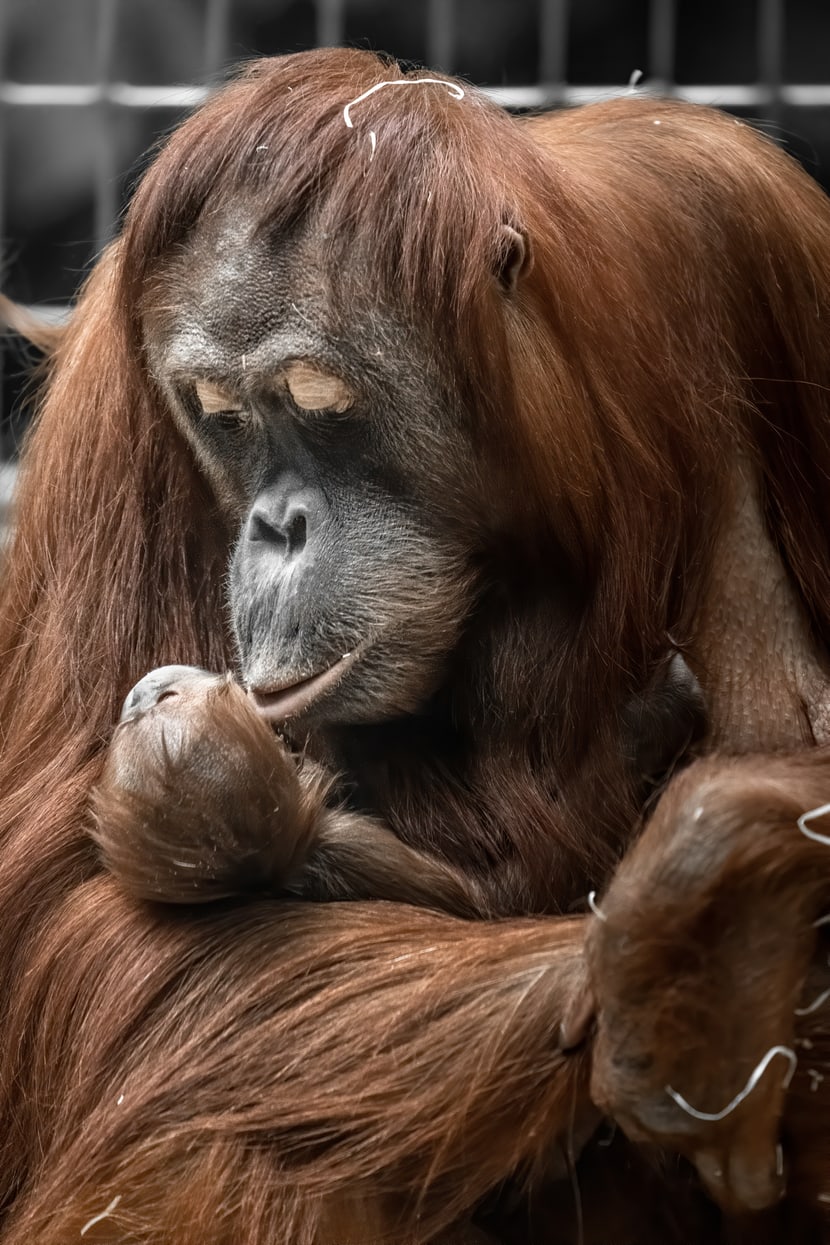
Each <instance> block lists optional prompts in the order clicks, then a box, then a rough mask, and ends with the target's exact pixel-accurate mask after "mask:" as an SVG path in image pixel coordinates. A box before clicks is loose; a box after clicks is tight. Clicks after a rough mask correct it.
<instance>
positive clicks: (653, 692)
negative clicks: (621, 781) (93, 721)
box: [92, 653, 703, 916]
mask: <svg viewBox="0 0 830 1245" xmlns="http://www.w3.org/2000/svg"><path fill="white" fill-rule="evenodd" d="M702 721H703V709H702V698H701V693H700V689H699V687H698V684H697V681H696V680H695V678H694V676H693V675H692V674H691V672H690V671H689V669H688V667H687V666H686V664H685V662H684V661H683V659H682V658H681V657H680V656H679V654H676V653H675V654H673V655H672V656H671V657H670V658H669V659H668V660H667V662H666V663H665V665H664V666H663V667H662V668H661V669H660V670H659V671H658V673H657V675H656V677H655V679H654V681H653V682H652V684H651V685H650V686H649V688H648V689H647V691H646V692H645V693H643V694H642V695H641V696H639V697H637V698H635V699H634V700H633V701H632V702H631V703H630V704H629V705H627V706H626V709H625V712H624V713H623V716H622V728H621V729H622V737H623V738H622V746H623V747H624V749H625V752H626V755H627V756H628V758H629V761H630V763H631V764H632V766H634V767H635V768H636V772H637V773H638V774H641V775H643V777H644V780H645V781H651V780H652V779H653V778H654V776H655V775H656V774H657V773H658V772H663V771H665V769H666V768H668V766H669V765H670V764H671V762H672V761H673V760H674V759H675V757H676V756H677V755H679V754H680V753H681V752H683V751H684V750H685V749H686V747H687V746H688V744H689V742H690V741H691V739H692V738H693V737H694V736H695V734H696V733H698V732H699V729H700V726H701V724H702ZM331 786H332V780H331V778H330V776H328V775H327V774H326V773H325V771H323V770H322V769H321V768H320V767H319V766H318V765H316V764H315V763H313V762H311V761H309V760H308V759H305V758H298V757H297V756H296V755H294V754H293V753H292V752H290V751H289V749H288V748H287V747H286V745H285V743H284V742H283V741H282V739H281V738H280V737H279V736H277V735H275V734H274V732H273V730H272V728H271V727H270V726H269V725H268V724H267V723H266V722H265V720H264V719H263V718H261V717H260V716H259V715H258V714H257V712H256V709H255V708H254V705H253V704H252V702H251V701H250V699H249V698H248V696H247V695H246V693H245V691H244V690H243V688H242V687H241V686H240V685H239V684H238V683H237V682H235V681H234V679H233V678H232V676H230V675H217V674H210V673H208V672H207V671H205V670H200V669H197V668H195V667H192V666H163V667H161V668H159V669H157V670H154V671H151V672H150V673H149V674H148V675H145V677H144V678H143V679H141V681H140V682H139V683H137V684H136V685H135V687H134V688H133V689H132V691H131V692H130V693H129V695H128V696H127V699H126V701H125V703H124V707H123V710H122V713H121V720H120V722H119V724H118V726H117V727H116V730H115V734H114V736H113V740H112V743H111V745H110V750H109V754H108V757H107V761H106V764H105V767H104V771H103V774H102V777H101V781H100V783H99V785H98V787H97V788H96V790H95V791H94V792H93V798H92V813H93V828H92V835H93V837H94V839H95V840H96V842H97V843H98V845H99V847H100V849H101V853H102V856H103V859H104V862H105V864H106V866H107V868H108V869H109V870H110V872H111V873H112V874H113V875H114V876H115V877H117V878H118V879H119V881H120V883H121V885H122V886H123V887H124V888H125V889H126V890H127V891H128V892H129V893H130V894H132V895H135V896H136V897H139V898H143V899H150V900H157V901H162V902H166V903H206V902H210V901H213V900H218V899H225V898H229V897H230V896H234V895H240V894H246V893H252V892H259V893H262V892H265V893H270V894H274V895H294V896H299V897H303V898H306V899H313V900H326V899H389V900H395V901H398V902H401V903H410V904H416V905H420V906H426V907H437V908H440V909H441V910H443V911H446V912H450V913H455V914H457V915H461V916H489V915H499V914H502V913H504V912H506V911H508V908H509V904H508V903H507V902H506V901H501V900H500V891H501V887H500V885H499V882H498V879H496V878H482V877H477V876H476V875H475V873H473V872H472V871H467V872H465V871H463V870H462V869H460V868H458V867H457V866H455V865H453V864H451V863H450V862H448V861H446V860H440V859H438V858H437V857H435V856H433V855H430V854H428V853H426V852H423V851H419V850H418V849H417V848H414V847H411V846H409V845H407V844H405V843H403V842H402V841H401V840H400V839H399V838H398V837H397V836H396V835H395V834H394V833H393V832H392V831H391V830H390V829H388V828H387V827H386V826H385V825H384V824H383V823H382V822H380V821H379V820H377V819H375V818H373V817H371V816H368V815H366V814H364V813H354V812H350V811H348V810H346V809H343V808H342V807H336V806H334V807H333V806H332V805H331V804H330V803H329V799H330V793H331ZM505 894H509V890H508V891H506V892H505Z"/></svg>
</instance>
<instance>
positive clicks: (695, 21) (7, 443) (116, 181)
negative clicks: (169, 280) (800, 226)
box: [0, 0, 830, 461]
mask: <svg viewBox="0 0 830 1245" xmlns="http://www.w3.org/2000/svg"><path fill="white" fill-rule="evenodd" d="M338 10H340V17H338V16H337V13H338ZM545 23H547V25H545ZM545 31H547V33H545ZM332 36H333V37H334V39H335V41H341V40H342V41H345V42H347V43H352V44H356V45H358V46H363V47H370V48H375V49H378V50H383V51H387V52H391V53H393V54H394V55H396V56H398V57H400V58H403V59H408V60H413V61H416V62H426V63H432V64H433V65H435V66H436V67H440V68H443V69H446V70H449V71H451V72H455V73H459V74H461V75H462V76H466V77H468V78H469V79H470V80H472V81H474V82H476V83H478V84H480V85H482V86H485V87H488V86H489V87H514V88H519V87H524V88H528V90H526V91H525V92H524V93H522V92H519V93H518V95H517V96H516V99H517V100H518V102H519V103H520V104H522V103H525V104H526V103H531V104H534V103H535V104H538V103H540V102H542V101H547V102H562V101H566V102H570V101H572V100H573V99H574V98H581V97H582V94H584V90H583V91H580V88H586V87H591V86H596V87H598V88H600V89H605V90H606V91H608V90H613V89H622V88H625V87H626V84H627V83H628V81H629V79H630V77H631V74H632V72H633V71H634V70H642V71H643V74H644V80H645V83H646V85H648V83H649V81H650V80H654V78H655V77H656V78H657V79H658V80H659V83H668V84H669V87H670V89H675V90H677V92H678V93H679V94H684V93H689V94H691V95H692V96H693V97H695V98H703V99H704V100H705V102H712V103H716V104H722V105H727V106H729V107H731V109H732V111H735V112H737V113H739V114H740V115H742V116H744V117H749V118H752V119H755V120H757V121H758V122H759V124H761V125H763V127H764V128H765V129H766V130H767V131H768V132H771V133H773V134H774V135H775V136H776V138H778V140H779V141H780V142H782V144H784V145H785V146H786V147H787V148H788V149H789V150H791V151H792V152H793V153H794V154H795V155H797V156H798V158H799V159H801V160H802V161H803V163H804V164H805V165H806V167H807V168H808V169H809V171H810V172H811V173H813V174H814V175H815V176H816V177H818V178H819V180H820V181H822V182H823V183H824V184H825V185H828V184H830V0H676V2H674V3H672V2H671V0H570V3H566V2H565V0H454V3H453V2H452V0H410V2H408V3H407V2H406V0H340V2H339V3H338V0H316V2H315V0H218V3H217V2H216V0H120V2H119V0H0V85H4V87H5V95H3V96H2V97H0V226H1V228H0V236H2V239H3V288H4V289H5V291H6V292H7V293H9V294H10V295H12V297H14V298H17V299H20V300H22V301H23V302H26V303H31V304H53V305H58V306H62V305H65V304H66V303H67V302H68V301H70V300H71V298H72V296H73V294H74V292H75V291H76V289H77V286H78V284H79V282H80V280H81V278H82V277H83V275H84V273H85V272H86V271H87V269H88V266H89V264H90V262H91V260H92V259H93V258H94V255H95V253H96V251H97V250H98V249H99V248H100V246H101V245H102V244H103V242H104V241H105V240H106V237H107V236H108V235H109V234H110V233H111V232H112V230H113V229H115V228H116V227H117V220H116V218H117V214H118V212H119V210H120V209H121V208H122V207H123V205H124V203H125V202H126V200H127V197H128V195H129V190H130V187H131V186H132V184H133V183H134V181H135V178H136V176H137V174H138V172H139V171H140V169H141V167H142V163H143V160H144V159H146V157H145V156H143V155H142V153H144V152H146V150H147V149H148V147H150V146H151V144H152V143H153V142H154V141H155V140H156V139H157V138H158V137H159V135H160V134H162V133H164V132H165V131H166V130H168V129H169V128H170V127H171V126H172V125H174V124H175V123H176V122H177V121H178V120H179V119H180V118H181V117H182V115H184V114H183V111H182V109H181V108H180V107H179V108H171V107H164V108H162V107H157V106H156V107H125V106H122V105H119V104H113V103H111V102H110V103H102V102H100V100H99V101H98V102H95V101H94V100H93V102H92V103H87V104H84V105H81V106H68V105H67V103H66V101H65V100H64V101H61V100H58V101H57V102H56V101H54V100H53V101H52V102H49V99H48V95H47V93H44V92H41V93H40V96H38V92H37V91H35V92H34V93H32V92H30V94H29V95H28V96H27V102H26V103H25V104H22V103H21V102H20V99H21V93H20V92H19V91H18V93H17V95H15V90H16V88H17V86H18V84H28V85H29V86H30V87H37V86H40V87H42V88H45V87H48V86H55V85H63V86H66V85H70V86H71V85H75V86H79V85H83V84H89V85H93V86H94V85H95V84H97V83H101V82H110V83H112V82H114V83H129V84H135V85H138V86H144V87H146V88H152V89H151V90H149V91H148V92H147V93H146V95H145V97H144V98H145V99H149V100H152V101H153V102H154V103H155V104H158V102H159V101H161V100H163V99H164V96H165V88H167V87H169V86H171V85H173V84H188V83H189V84H202V85H204V84H210V83H216V82H218V81H220V80H221V77H222V74H223V71H224V69H225V67H226V66H227V65H229V64H232V63H233V62H235V61H238V60H239V59H242V58H246V57H250V56H253V55H257V54H263V53H278V52H285V51H294V50H298V49H302V48H308V47H313V46H315V44H317V43H319V42H323V41H328V40H329V39H331V38H332ZM796 84H810V85H812V86H814V87H816V88H819V87H822V86H823V87H824V88H825V89H824V92H823V93H822V92H821V91H819V90H816V91H814V92H812V94H811V95H810V96H809V99H810V101H811V102H809V103H807V104H806V105H805V104H803V103H801V104H797V103H796V102H794V101H795V99H801V98H802V96H798V95H797V93H796V92H794V91H793V90H792V87H793V86H794V85H796ZM534 87H535V88H536V90H535V92H534V90H533V88H534ZM719 87H720V88H722V89H720V90H718V88H719ZM741 87H743V88H744V91H743V97H742V96H741V92H740V91H739V90H737V89H736V88H741ZM759 87H760V89H758V88H759ZM156 88H158V90H157V93H156ZM540 88H541V89H540ZM684 88H687V90H686V91H684ZM704 88H709V89H708V91H707V90H705V89H704ZM727 88H728V89H727ZM36 97H37V100H40V102H37V100H36ZM744 97H745V98H744ZM33 100H36V102H32V101H33ZM3 363H4V384H3V412H4V414H3V416H2V420H0V461H2V459H3V458H9V457H10V456H12V455H13V454H14V451H15V447H16V445H17V443H18V441H19V439H20V436H21V433H22V431H23V428H24V425H25V413H24V411H23V407H22V404H21V400H20V394H21V378H22V376H23V373H24V372H25V370H26V368H25V358H24V357H23V355H22V352H21V347H20V345H19V344H15V343H11V344H7V346H6V351H5V358H4V360H3Z"/></svg>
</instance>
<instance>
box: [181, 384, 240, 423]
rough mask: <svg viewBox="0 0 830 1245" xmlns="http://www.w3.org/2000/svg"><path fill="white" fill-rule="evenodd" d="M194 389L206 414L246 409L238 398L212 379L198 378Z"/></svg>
mask: <svg viewBox="0 0 830 1245" xmlns="http://www.w3.org/2000/svg"><path fill="white" fill-rule="evenodd" d="M194 390H195V393H196V400H197V401H198V403H199V405H200V407H201V408H202V411H203V413H204V414H205V415H230V414H232V413H234V414H235V413H237V412H241V411H244V409H245V408H244V407H243V405H242V403H241V402H240V401H239V399H238V398H235V397H234V396H233V394H231V393H229V392H228V390H227V389H223V388H222V386H221V385H217V384H215V382H214V381H212V380H197V381H196V384H195V385H194Z"/></svg>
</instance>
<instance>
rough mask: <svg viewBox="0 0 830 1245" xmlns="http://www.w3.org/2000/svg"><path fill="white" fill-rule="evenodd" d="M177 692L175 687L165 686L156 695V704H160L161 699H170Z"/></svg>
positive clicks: (176, 694)
mask: <svg viewBox="0 0 830 1245" xmlns="http://www.w3.org/2000/svg"><path fill="white" fill-rule="evenodd" d="M178 694H179V693H178V691H177V690H176V689H175V688H173V687H166V688H165V689H164V691H163V692H160V693H159V695H158V696H157V697H156V704H157V705H160V704H161V702H162V701H163V700H172V699H173V697H174V696H178Z"/></svg>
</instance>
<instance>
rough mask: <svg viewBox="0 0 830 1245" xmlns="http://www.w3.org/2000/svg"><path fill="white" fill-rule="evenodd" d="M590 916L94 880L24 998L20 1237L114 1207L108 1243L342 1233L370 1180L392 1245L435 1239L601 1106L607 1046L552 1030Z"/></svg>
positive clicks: (69, 912)
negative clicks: (130, 894) (120, 1238)
mask: <svg viewBox="0 0 830 1245" xmlns="http://www.w3.org/2000/svg"><path fill="white" fill-rule="evenodd" d="M581 928H582V923H581V922H580V921H578V920H570V921H568V920H545V921H528V920H525V921H514V922H503V923H496V924H487V923H475V924H471V923H469V922H462V921H457V920H454V919H452V918H449V917H445V916H439V915H436V914H434V913H429V912H423V911H417V910H413V909H407V908H402V907H396V906H392V905H386V904H372V905H364V904H344V905H339V904H338V905H296V904H290V903H286V904H284V905H278V906H274V905H272V904H266V903H261V902H260V903H257V902H252V903H251V904H250V905H247V906H246V907H245V908H244V909H241V910H240V909H238V908H236V909H234V910H226V911H221V910H219V909H217V908H206V909H203V910H202V912H201V913H197V914H194V913H193V912H190V913H188V914H187V915H186V917H185V916H184V915H183V919H181V920H177V919H175V918H174V917H173V916H171V910H170V909H164V910H162V909H159V910H158V911H157V912H154V911H153V909H152V908H148V907H147V906H146V905H143V904H135V903H134V902H132V901H131V900H129V899H128V898H126V897H125V896H124V895H123V894H121V893H120V892H119V890H118V888H117V887H116V885H115V884H114V882H113V880H112V879H110V878H107V877H106V876H100V877H97V878H95V879H92V880H91V881H89V882H88V883H86V884H84V885H82V886H80V887H78V888H77V889H76V890H74V892H72V893H71V894H70V895H69V896H68V897H67V899H66V901H65V902H64V903H63V905H62V906H61V907H60V908H58V909H56V910H55V912H54V919H53V920H52V921H51V922H50V923H49V924H48V926H46V927H45V928H44V929H43V931H42V933H41V936H40V938H39V939H38V940H37V942H36V944H34V945H33V946H32V947H31V950H30V954H29V956H28V971H27V973H26V974H25V975H24V976H23V977H21V979H20V980H19V982H18V983H17V986H16V989H15V991H14V997H13V999H11V1000H10V1001H9V1006H8V1009H7V1018H8V1027H7V1033H8V1035H9V1039H10V1042H11V1045H9V1046H7V1056H6V1063H7V1069H8V1067H9V1065H10V1064H11V1063H13V1062H14V1055H13V1052H17V1061H18V1062H17V1067H16V1069H15V1070H14V1071H15V1084H16V1086H17V1093H18V1095H19V1097H18V1103H17V1112H16V1118H17V1129H16V1146H17V1153H16V1161H17V1162H20V1161H21V1158H22V1156H24V1155H27V1152H28V1158H29V1160H30V1163H31V1169H30V1170H31V1177H30V1181H29V1185H28V1191H27V1193H26V1194H25V1196H22V1197H21V1198H20V1199H19V1200H18V1203H17V1206H16V1209H15V1213H14V1217H13V1219H12V1221H11V1223H10V1224H8V1226H7V1228H6V1231H5V1235H4V1238H3V1239H4V1242H6V1245H17V1243H18V1242H23V1241H30V1240H33V1239H36V1240H38V1241H39V1242H41V1245H64V1243H65V1242H66V1241H67V1240H70V1239H75V1238H76V1237H77V1235H78V1233H79V1231H80V1229H81V1227H82V1226H83V1225H84V1224H85V1223H86V1222H87V1221H88V1220H89V1219H90V1218H91V1217H92V1216H94V1215H96V1214H97V1213H100V1212H103V1211H104V1210H105V1209H106V1208H107V1207H109V1206H112V1209H111V1212H110V1215H109V1218H108V1221H107V1222H106V1223H102V1225H101V1227H102V1231H103V1230H106V1232H108V1233H109V1236H107V1235H106V1234H105V1235H104V1236H103V1237H100V1238H97V1239H111V1236H112V1233H113V1232H115V1231H119V1232H123V1233H124V1234H125V1235H129V1237H130V1240H135V1241H136V1242H147V1243H148V1245H149V1242H151V1241H153V1242H156V1241H159V1240H175V1241H176V1242H177V1245H191V1243H192V1245H196V1243H197V1242H198V1243H199V1245H214V1243H216V1245H218V1243H219V1242H222V1243H224V1242H227V1241H229V1240H243V1239H244V1240H251V1241H264V1240H274V1241H275V1242H281V1241H285V1242H289V1241H290V1242H292V1245H294V1243H296V1242H307V1241H308V1242H310V1241H312V1240H323V1241H332V1240H338V1241H340V1240H342V1239H343V1236H342V1235H339V1234H338V1224H340V1223H342V1222H343V1216H344V1215H348V1213H349V1208H350V1206H351V1213H353V1212H354V1204H355V1202H356V1201H358V1202H359V1200H360V1198H361V1197H365V1198H370V1199H372V1201H373V1203H374V1205H375V1206H376V1207H377V1208H380V1209H378V1210H377V1214H379V1215H380V1216H381V1218H382V1220H383V1224H384V1230H385V1231H389V1232H391V1233H392V1235H391V1239H392V1240H396V1241H398V1240H402V1239H412V1240H414V1241H422V1240H423V1241H426V1240H428V1239H430V1237H431V1235H432V1234H433V1233H434V1232H435V1231H437V1230H440V1228H441V1227H442V1226H444V1225H446V1224H450V1223H452V1222H454V1221H455V1220H457V1219H458V1218H459V1217H460V1216H462V1215H463V1214H464V1213H465V1212H467V1211H469V1209H470V1208H471V1207H472V1206H473V1205H474V1204H475V1203H476V1202H477V1201H478V1200H479V1199H480V1198H481V1197H482V1196H483V1195H484V1194H485V1193H486V1192H487V1191H488V1190H489V1189H491V1188H493V1187H494V1186H496V1185H497V1184H498V1183H499V1182H500V1181H502V1180H503V1179H505V1178H506V1177H507V1176H508V1175H509V1174H510V1173H512V1172H513V1171H514V1170H516V1169H517V1168H521V1167H523V1166H524V1165H526V1164H541V1163H544V1162H545V1161H547V1159H548V1158H549V1156H550V1154H551V1152H553V1151H555V1150H556V1147H557V1145H558V1144H559V1142H561V1141H563V1140H564V1139H565V1138H566V1137H567V1136H568V1134H569V1131H570V1130H571V1129H572V1128H573V1126H574V1122H575V1121H576V1122H577V1123H578V1122H579V1121H580V1120H582V1121H583V1122H584V1120H583V1115H584V1112H585V1111H586V1110H587V1111H588V1114H589V1119H590V1108H589V1107H588V1105H587V1096H586V1080H587V1062H586V1061H585V1059H583V1058H582V1057H581V1056H580V1057H576V1058H574V1057H565V1056H563V1055H562V1054H561V1053H560V1052H559V1051H558V1049H557V1046H556V1031H557V1026H558V1023H559V1020H560V1018H561V1015H562V1012H563V1009H564V1007H565V1006H566V1004H567V1000H568V998H569V996H570V994H571V992H572V990H573V989H574V988H575V987H576V985H577V983H578V980H579V976H580V972H581V967H580V964H581V961H580V947H581ZM44 992H48V994H49V997H50V1006H49V1008H48V1009H46V1010H43V1009H42V1007H39V1006H38V1000H39V999H42V998H43V997H44ZM33 1016H37V1017H38V1021H37V1025H36V1032H33V1031H32V1030H31V1029H29V1030H28V1037H27V1038H26V1039H25V1041H24V1040H22V1035H23V1033H24V1032H26V1026H27V1022H28V1023H31V1019H32V1017H33ZM15 1038H16V1039H17V1041H16V1042H15V1041H14V1040H13V1039H15ZM116 1198H117V1199H118V1201H117V1203H115V1205H112V1204H113V1201H114V1199H116ZM321 1225H326V1227H325V1232H323V1228H322V1226H321ZM406 1232H411V1233H412V1237H411V1238H410V1237H405V1233H406ZM321 1233H322V1235H321ZM92 1239H96V1238H95V1236H93V1237H92ZM356 1239H357V1238H356Z"/></svg>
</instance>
